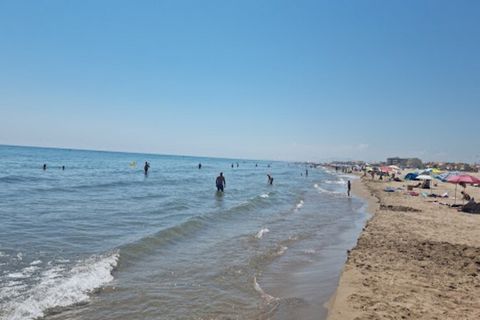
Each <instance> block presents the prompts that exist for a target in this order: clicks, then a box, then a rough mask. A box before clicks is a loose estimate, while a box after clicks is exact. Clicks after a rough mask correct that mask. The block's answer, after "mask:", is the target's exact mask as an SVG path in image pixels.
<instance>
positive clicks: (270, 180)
mask: <svg viewBox="0 0 480 320" xmlns="http://www.w3.org/2000/svg"><path fill="white" fill-rule="evenodd" d="M267 178H268V184H269V185H272V184H273V177H272V176H271V175H269V174H267Z"/></svg>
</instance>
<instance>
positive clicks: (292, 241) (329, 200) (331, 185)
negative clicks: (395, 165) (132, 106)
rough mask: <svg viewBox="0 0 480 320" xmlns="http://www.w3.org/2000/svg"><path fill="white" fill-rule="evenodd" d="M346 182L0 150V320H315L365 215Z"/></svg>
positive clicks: (261, 170) (110, 155)
mask: <svg viewBox="0 0 480 320" xmlns="http://www.w3.org/2000/svg"><path fill="white" fill-rule="evenodd" d="M145 161H148V162H149V163H150V170H149V172H148V175H145V174H144V171H143V164H144V163H145ZM200 163H201V165H202V166H201V169H199V167H198V165H199V164H200ZM44 164H46V170H44V169H43V165H44ZM62 166H64V168H63V169H62ZM306 170H308V175H307V172H306ZM220 172H223V174H224V176H225V179H226V188H225V192H224V193H221V192H220V193H219V192H217V190H216V187H215V178H216V177H217V176H218V174H219V173H220ZM267 174H271V175H272V176H273V178H274V181H273V184H272V185H270V184H268V179H267ZM353 178H354V177H350V176H345V175H341V174H337V173H335V172H332V171H329V170H327V169H325V168H322V167H317V168H314V167H310V166H307V165H306V164H305V163H290V162H279V161H261V160H244V159H220V158H209V157H191V156H174V155H155V154H138V153H122V152H101V151H85V150H70V149H54V148H34V147H17V146H0V319H5V320H29V319H48V320H53V319H55V320H57V319H75V320H77V319H78V320H87V319H88V320H96V319H99V320H100V319H102V320H108V319H112V320H113V319H115V320H122V319H125V320H127V319H128V320H132V319H142V320H146V319H152V320H153V319H325V317H326V314H327V310H326V308H325V304H326V302H327V301H328V300H329V299H330V297H331V296H332V295H333V294H334V292H335V288H336V286H337V283H338V279H339V276H340V273H341V270H342V267H343V264H344V263H345V260H346V256H347V250H348V249H350V248H352V247H353V246H354V245H355V243H356V239H357V237H358V235H359V233H360V231H361V229H362V227H363V226H364V224H365V221H366V219H367V212H366V206H365V202H364V201H363V200H361V199H359V198H356V197H347V196H346V181H347V180H349V179H353Z"/></svg>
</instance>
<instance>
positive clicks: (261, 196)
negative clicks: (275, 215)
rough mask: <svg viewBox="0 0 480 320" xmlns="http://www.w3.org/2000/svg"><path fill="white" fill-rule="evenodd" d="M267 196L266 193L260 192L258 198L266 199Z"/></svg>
mask: <svg viewBox="0 0 480 320" xmlns="http://www.w3.org/2000/svg"><path fill="white" fill-rule="evenodd" d="M268 197H269V195H268V193H262V194H261V195H260V198H263V199H266V198H268Z"/></svg>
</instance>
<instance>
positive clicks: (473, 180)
mask: <svg viewBox="0 0 480 320" xmlns="http://www.w3.org/2000/svg"><path fill="white" fill-rule="evenodd" d="M447 182H450V183H455V202H454V204H455V203H457V185H458V184H459V183H463V184H480V179H478V178H477V177H474V176H471V175H469V174H460V175H457V176H451V177H448V179H447Z"/></svg>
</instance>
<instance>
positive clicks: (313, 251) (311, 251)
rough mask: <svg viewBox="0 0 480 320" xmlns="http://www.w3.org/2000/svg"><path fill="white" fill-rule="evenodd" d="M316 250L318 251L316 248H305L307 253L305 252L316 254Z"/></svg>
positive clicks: (304, 251)
mask: <svg viewBox="0 0 480 320" xmlns="http://www.w3.org/2000/svg"><path fill="white" fill-rule="evenodd" d="M315 252H316V251H315V249H305V250H303V253H305V254H315Z"/></svg>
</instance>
